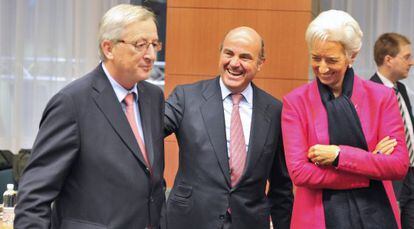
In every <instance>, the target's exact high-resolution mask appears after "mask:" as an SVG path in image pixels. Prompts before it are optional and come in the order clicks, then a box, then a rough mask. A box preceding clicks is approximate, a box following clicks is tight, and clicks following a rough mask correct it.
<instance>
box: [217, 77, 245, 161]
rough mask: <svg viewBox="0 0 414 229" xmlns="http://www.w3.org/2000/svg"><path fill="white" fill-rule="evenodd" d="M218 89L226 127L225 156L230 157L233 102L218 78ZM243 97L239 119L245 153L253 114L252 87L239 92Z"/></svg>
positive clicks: (228, 91) (229, 93)
mask: <svg viewBox="0 0 414 229" xmlns="http://www.w3.org/2000/svg"><path fill="white" fill-rule="evenodd" d="M220 89H221V97H222V100H223V109H224V121H225V125H226V141H227V155H228V156H229V157H230V151H229V148H230V121H231V112H232V110H233V101H232V99H231V91H230V90H229V89H228V88H227V87H226V86H225V85H224V83H223V80H222V79H221V77H220ZM241 94H242V95H243V98H242V100H241V101H240V104H239V112H240V119H241V122H242V127H243V135H244V141H245V143H246V152H247V151H248V149H249V139H250V126H251V123H252V113H253V88H252V85H251V84H250V83H249V85H248V86H247V87H246V89H244V91H242V92H241Z"/></svg>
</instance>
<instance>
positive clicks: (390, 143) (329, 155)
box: [308, 136, 397, 166]
mask: <svg viewBox="0 0 414 229" xmlns="http://www.w3.org/2000/svg"><path fill="white" fill-rule="evenodd" d="M396 145H397V141H396V140H395V139H390V137H389V136H387V137H385V138H383V139H382V140H381V141H380V142H378V144H377V145H376V147H375V150H374V151H372V153H373V154H384V155H390V154H392V153H393V151H394V147H395V146H396ZM339 152H340V148H339V146H337V145H321V144H316V145H313V146H311V147H310V148H309V150H308V158H309V160H310V161H311V162H312V163H314V164H315V165H317V166H319V165H324V166H330V165H332V163H333V162H334V161H335V159H336V158H337V157H338V155H339Z"/></svg>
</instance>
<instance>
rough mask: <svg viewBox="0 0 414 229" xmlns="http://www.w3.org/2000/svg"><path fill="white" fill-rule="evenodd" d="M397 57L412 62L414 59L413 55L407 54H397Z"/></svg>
mask: <svg viewBox="0 0 414 229" xmlns="http://www.w3.org/2000/svg"><path fill="white" fill-rule="evenodd" d="M397 57H398V58H400V59H401V60H403V61H404V62H406V63H410V61H412V60H414V58H413V57H412V56H411V55H406V56H400V55H397Z"/></svg>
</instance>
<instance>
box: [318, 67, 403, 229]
mask: <svg viewBox="0 0 414 229" xmlns="http://www.w3.org/2000/svg"><path fill="white" fill-rule="evenodd" d="M317 84H318V89H319V93H320V95H321V100H322V103H323V104H324V106H325V109H326V112H327V115H328V126H329V139H330V144H332V145H348V146H353V147H357V148H360V149H363V150H366V151H368V144H367V141H366V139H365V136H364V133H363V131H362V127H361V121H360V120H359V117H358V113H357V112H356V110H355V106H354V104H353V103H352V101H351V96H352V90H353V86H354V71H353V69H352V68H348V69H347V71H346V72H345V76H344V79H343V82H342V93H341V95H340V96H338V97H337V98H335V96H334V94H333V93H332V92H331V89H330V88H329V87H328V86H326V85H324V84H322V83H321V82H320V80H319V79H317ZM323 205H324V209H325V224H326V228H339V229H342V228H343V229H347V228H353V229H354V228H355V229H358V228H361V229H362V228H387V229H389V228H397V224H396V222H395V218H394V213H393V211H392V208H391V205H390V203H389V200H388V197H387V195H386V192H385V190H384V187H383V185H382V182H381V181H374V180H371V182H370V186H369V187H368V188H360V189H349V190H330V189H324V190H323Z"/></svg>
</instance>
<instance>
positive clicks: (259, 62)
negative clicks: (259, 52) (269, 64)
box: [257, 58, 266, 71]
mask: <svg viewBox="0 0 414 229" xmlns="http://www.w3.org/2000/svg"><path fill="white" fill-rule="evenodd" d="M265 62H266V59H265V58H260V59H259V60H258V61H257V71H260V70H261V69H262V66H263V64H264V63H265Z"/></svg>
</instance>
